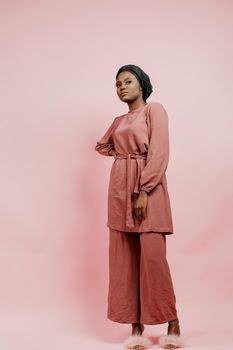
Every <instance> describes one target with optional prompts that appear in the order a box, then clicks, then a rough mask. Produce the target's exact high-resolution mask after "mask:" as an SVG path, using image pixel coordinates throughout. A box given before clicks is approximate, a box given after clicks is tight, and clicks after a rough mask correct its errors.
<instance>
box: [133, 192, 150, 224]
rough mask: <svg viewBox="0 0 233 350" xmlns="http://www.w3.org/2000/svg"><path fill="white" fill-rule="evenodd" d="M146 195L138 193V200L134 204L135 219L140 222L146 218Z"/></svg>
mask: <svg viewBox="0 0 233 350" xmlns="http://www.w3.org/2000/svg"><path fill="white" fill-rule="evenodd" d="M147 196H148V195H147V193H146V192H145V191H141V192H140V193H139V196H138V198H137V199H136V201H135V202H134V213H135V216H136V218H137V219H138V220H139V221H140V223H141V222H142V220H143V219H145V218H146V207H147V201H148V198H147Z"/></svg>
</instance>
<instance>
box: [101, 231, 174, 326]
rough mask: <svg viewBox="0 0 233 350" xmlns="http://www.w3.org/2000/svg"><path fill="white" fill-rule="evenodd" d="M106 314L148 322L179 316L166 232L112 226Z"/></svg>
mask: <svg viewBox="0 0 233 350" xmlns="http://www.w3.org/2000/svg"><path fill="white" fill-rule="evenodd" d="M107 317H108V319H110V320H111V321H114V322H120V323H138V322H140V323H143V324H148V325H153V324H161V323H165V322H168V321H172V320H174V319H176V318H178V316H177V311H176V297H175V293H174V289H173V282H172V278H171V274H170V269H169V265H168V262H167V259H166V235H165V234H163V233H159V232H158V233H157V232H143V233H138V232H121V231H117V230H114V229H111V228H109V290H108V311H107Z"/></svg>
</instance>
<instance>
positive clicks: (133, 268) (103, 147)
mask: <svg viewBox="0 0 233 350" xmlns="http://www.w3.org/2000/svg"><path fill="white" fill-rule="evenodd" d="M116 92H117V95H118V97H119V99H120V100H121V101H122V102H124V103H127V105H128V109H129V110H128V112H127V113H125V114H123V115H120V116H116V117H115V118H114V120H113V122H112V124H111V125H110V127H109V128H108V130H107V131H106V133H105V134H104V136H103V137H102V138H101V139H100V140H99V141H98V142H97V144H96V146H95V150H96V151H98V152H99V153H100V154H101V155H104V156H113V157H114V162H113V165H112V169H111V173H110V181H109V187H108V222H107V226H108V227H109V291H108V314H107V317H108V319H110V320H112V321H114V322H119V323H131V324H132V333H131V335H130V336H129V338H127V339H126V341H125V343H124V345H125V346H127V347H128V348H131V349H137V350H143V349H145V348H146V347H148V346H150V345H151V344H152V343H151V341H150V340H149V339H148V338H146V337H143V336H142V333H143V331H144V325H143V324H148V325H156V324H162V323H166V322H168V329H167V335H162V336H161V337H159V345H160V346H161V347H163V348H165V349H174V348H176V347H180V346H181V345H182V343H181V337H180V328H179V320H178V316H177V310H176V297H175V294H174V289H173V282H172V278H171V274H170V269H169V265H168V262H167V259H166V236H167V235H169V234H173V223H172V214H171V208H170V200H169V194H168V189H167V179H166V174H165V172H166V169H167V165H168V158H169V134H168V115H167V112H166V110H165V109H164V107H163V105H162V104H161V103H159V102H149V103H147V102H146V100H147V98H148V97H149V96H150V94H151V93H152V85H151V82H150V78H149V76H148V75H147V74H146V73H145V72H144V71H143V70H142V69H141V68H140V67H138V66H135V65H132V64H129V65H125V66H122V67H121V68H120V69H119V70H118V72H117V75H116Z"/></svg>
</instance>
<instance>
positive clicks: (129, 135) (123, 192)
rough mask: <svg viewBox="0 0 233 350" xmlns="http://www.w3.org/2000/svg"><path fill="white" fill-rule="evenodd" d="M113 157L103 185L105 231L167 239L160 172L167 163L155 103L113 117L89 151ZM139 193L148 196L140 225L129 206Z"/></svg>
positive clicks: (169, 226)
mask: <svg viewBox="0 0 233 350" xmlns="http://www.w3.org/2000/svg"><path fill="white" fill-rule="evenodd" d="M112 149H114V150H115V152H116V156H115V157H114V162H113V164H112V168H111V172H110V181H109V185H108V220H107V224H106V225H107V226H108V227H110V228H112V229H115V230H119V231H124V232H139V233H141V232H163V233H164V234H173V233H174V232H173V222H172V214H171V206H170V199H169V194H168V189H167V178H166V169H167V166H168V159H169V131H168V115H167V112H166V110H165V108H164V107H163V105H162V104H161V103H159V102H150V103H147V104H146V105H144V106H143V107H141V108H138V109H136V110H132V111H129V112H128V113H126V114H123V115H120V116H116V117H115V118H114V120H113V122H112V124H111V125H110V127H109V128H108V130H107V131H106V132H105V134H104V135H103V137H102V138H101V139H100V140H99V141H97V144H96V146H95V150H96V151H97V152H99V153H100V154H101V155H104V156H111V155H110V154H109V151H110V150H112ZM140 190H144V191H146V192H147V194H148V201H147V207H146V212H145V215H146V217H145V218H144V219H142V221H141V222H140V221H139V220H138V219H137V217H136V216H135V214H134V201H135V200H136V199H137V197H138V194H139V192H140Z"/></svg>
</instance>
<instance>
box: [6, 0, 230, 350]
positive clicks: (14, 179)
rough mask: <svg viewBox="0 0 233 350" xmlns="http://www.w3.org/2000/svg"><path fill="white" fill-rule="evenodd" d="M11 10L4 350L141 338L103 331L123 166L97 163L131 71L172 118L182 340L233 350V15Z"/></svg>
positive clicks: (155, 4)
mask: <svg viewBox="0 0 233 350" xmlns="http://www.w3.org/2000/svg"><path fill="white" fill-rule="evenodd" d="M0 6H1V9H0V28H1V30H0V47H1V65H0V76H1V78H0V85H1V86H0V96H1V103H0V109H1V127H0V133H1V134H0V142H1V147H0V153H1V172H0V176H1V182H0V186H1V196H0V200H1V220H0V224H1V231H0V232H1V234H0V262H1V263H0V270H1V283H0V285H1V287H0V310H1V312H0V335H1V336H0V339H1V340H0V342H1V344H2V345H4V350H5V349H8V348H9V349H11V348H12V349H16V348H17V349H19V347H20V348H23V349H25V347H26V346H28V348H30V350H31V349H34V347H35V348H36V346H38V347H40V346H41V345H42V344H43V348H44V349H45V348H46V347H47V348H50V345H51V344H53V346H54V345H56V348H62V349H63V348H64V349H67V345H69V349H73V348H74V349H77V345H79V346H80V345H81V346H84V347H85V348H90V347H91V346H95V348H100V349H105V348H106V349H120V348H121V343H122V341H123V340H124V339H125V338H126V337H127V336H128V335H129V333H130V331H131V327H130V325H125V324H118V323H113V322H111V321H109V320H107V318H106V312H107V287H108V229H107V227H106V222H107V187H108V181H109V173H110V168H111V164H112V162H113V158H110V157H101V156H100V155H98V154H97V152H95V151H94V146H95V144H96V141H97V140H98V139H100V137H101V136H102V135H103V133H104V132H105V130H106V129H107V128H108V126H109V125H110V123H111V122H112V120H113V117H114V116H116V115H120V114H121V113H124V112H126V111H127V105H124V104H123V103H121V102H120V100H119V99H118V97H117V95H116V92H115V87H114V84H115V75H116V72H117V70H118V68H119V67H120V66H122V65H124V64H131V63H132V64H136V65H139V66H141V67H142V68H143V69H144V70H145V71H146V72H147V73H148V74H149V76H150V78H151V81H152V85H153V87H154V92H153V93H152V95H151V96H150V98H149V99H148V102H149V101H158V102H160V103H162V104H163V105H164V107H165V108H166V110H167V112H168V115H169V125H170V160H169V167H168V170H167V179H168V188H169V192H170V199H171V206H172V212H173V221H174V230H175V233H174V235H172V236H170V237H168V239H167V258H168V262H169V264H170V269H171V273H172V277H173V282H174V287H175V292H176V297H177V309H178V313H179V319H180V325H181V332H182V333H183V335H184V336H185V337H186V338H187V341H188V344H189V346H191V347H192V349H196V348H198V349H199V350H200V349H208V348H211V349H213V346H215V349H232V346H233V345H232V344H233V337H232V311H233V308H232V295H233V278H232V261H233V258H232V255H233V254H232V247H233V234H232V233H233V221H232V208H233V187H232V175H233V156H232V149H233V142H232V130H233V122H232V115H233V104H232V98H233V94H232V83H233V66H232V61H233V44H232V43H233V41H232V35H233V18H232V17H233V3H232V2H231V1H227V0H222V1H210V0H209V1H207V0H206V1H204V0H203V1H184V0H183V1H182V0H174V1H162V0H160V1H155V0H146V1H143V2H135V1H133V0H129V1H122V0H118V1H109V0H108V1H107V0H102V1H99V2H98V1H96V2H95V3H93V2H92V1H90V0H89V1H83V0H81V1H71V0H66V1H65V0H60V1H52V0H46V1H45V0H43V1H26V0H25V1H24V0H22V1H16V0H15V1H13V0H12V1H11V0H8V1H6V0H5V1H4V0H2V1H1V2H0ZM166 329H167V327H166V324H163V325H159V326H146V327H145V335H148V336H158V335H159V334H161V333H165V332H166ZM35 339H37V341H36V342H35V341H34V340H35ZM16 344H17V345H16ZM155 347H156V346H155ZM40 348H41V347H40Z"/></svg>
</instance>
